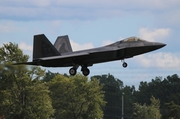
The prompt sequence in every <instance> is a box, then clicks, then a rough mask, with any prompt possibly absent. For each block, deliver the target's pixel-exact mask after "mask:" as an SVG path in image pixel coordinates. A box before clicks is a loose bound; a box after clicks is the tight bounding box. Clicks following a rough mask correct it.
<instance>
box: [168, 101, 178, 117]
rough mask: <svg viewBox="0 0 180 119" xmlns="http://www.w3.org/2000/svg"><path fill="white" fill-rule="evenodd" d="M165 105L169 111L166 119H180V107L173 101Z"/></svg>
mask: <svg viewBox="0 0 180 119" xmlns="http://www.w3.org/2000/svg"><path fill="white" fill-rule="evenodd" d="M165 105H166V106H167V107H168V109H169V113H167V114H166V117H168V118H173V119H179V118H180V105H177V104H175V103H174V102H173V101H171V102H170V103H166V104H165Z"/></svg>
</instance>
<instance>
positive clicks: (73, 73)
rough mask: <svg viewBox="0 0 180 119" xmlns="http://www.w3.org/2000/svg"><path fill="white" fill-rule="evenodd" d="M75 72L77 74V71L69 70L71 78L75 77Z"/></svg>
mask: <svg viewBox="0 0 180 119" xmlns="http://www.w3.org/2000/svg"><path fill="white" fill-rule="evenodd" d="M76 72H77V71H76V69H75V68H70V69H69V74H70V75H72V76H74V75H76Z"/></svg>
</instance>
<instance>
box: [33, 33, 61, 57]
mask: <svg viewBox="0 0 180 119" xmlns="http://www.w3.org/2000/svg"><path fill="white" fill-rule="evenodd" d="M57 55H60V53H59V52H58V51H57V50H56V48H55V47H54V46H53V45H52V44H51V42H50V41H49V40H48V39H47V37H46V36H45V35H44V34H40V35H34V44H33V60H35V59H37V58H43V57H50V56H57Z"/></svg>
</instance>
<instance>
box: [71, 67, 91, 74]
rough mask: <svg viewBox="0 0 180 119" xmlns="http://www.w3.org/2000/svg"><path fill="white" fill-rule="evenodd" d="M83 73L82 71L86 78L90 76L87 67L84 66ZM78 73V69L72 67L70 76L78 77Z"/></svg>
mask: <svg viewBox="0 0 180 119" xmlns="http://www.w3.org/2000/svg"><path fill="white" fill-rule="evenodd" d="M81 71H82V73H83V75H84V76H88V75H89V73H90V70H89V69H88V68H87V66H82V68H81ZM76 73H77V68H75V67H72V68H70V69H69V74H70V75H72V76H74V75H76Z"/></svg>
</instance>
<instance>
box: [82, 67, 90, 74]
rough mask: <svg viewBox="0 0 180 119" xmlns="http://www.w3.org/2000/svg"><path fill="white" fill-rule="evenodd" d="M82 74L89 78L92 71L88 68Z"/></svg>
mask: <svg viewBox="0 0 180 119" xmlns="http://www.w3.org/2000/svg"><path fill="white" fill-rule="evenodd" d="M82 73H83V75H84V76H88V75H89V73H90V70H89V69H88V68H85V69H83V70H82Z"/></svg>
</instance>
